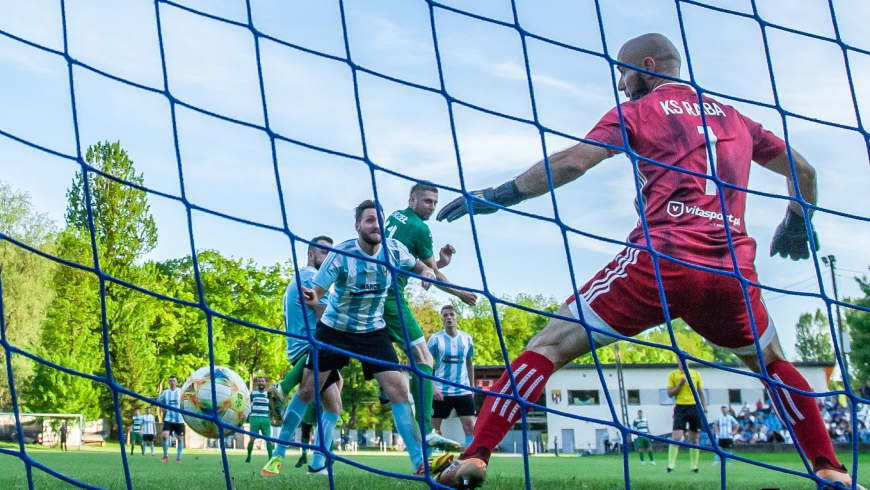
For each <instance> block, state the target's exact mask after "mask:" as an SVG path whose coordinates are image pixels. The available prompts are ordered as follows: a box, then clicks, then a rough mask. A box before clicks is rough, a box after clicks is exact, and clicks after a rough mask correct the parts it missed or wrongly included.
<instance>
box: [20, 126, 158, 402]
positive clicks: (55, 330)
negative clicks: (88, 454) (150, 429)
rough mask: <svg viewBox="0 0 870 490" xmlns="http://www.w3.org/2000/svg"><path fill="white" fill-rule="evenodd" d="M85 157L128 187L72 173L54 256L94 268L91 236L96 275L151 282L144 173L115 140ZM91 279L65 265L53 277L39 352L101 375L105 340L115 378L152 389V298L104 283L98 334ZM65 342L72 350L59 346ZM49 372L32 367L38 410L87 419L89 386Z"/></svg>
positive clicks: (152, 230)
mask: <svg viewBox="0 0 870 490" xmlns="http://www.w3.org/2000/svg"><path fill="white" fill-rule="evenodd" d="M85 158H86V160H87V162H88V164H89V165H90V166H91V167H93V168H95V169H97V170H99V171H101V172H102V173H104V174H108V175H112V176H114V177H116V178H117V179H121V180H123V181H126V182H129V184H126V183H121V182H119V181H117V180H115V179H112V178H109V177H105V176H103V175H100V174H97V173H95V172H92V171H86V172H78V173H76V175H75V176H74V178H73V182H72V185H71V186H70V189H69V191H68V192H67V199H68V203H67V211H66V230H65V231H64V233H63V234H62V238H61V247H60V249H59V255H60V256H61V257H63V258H65V259H68V260H71V261H74V262H78V263H81V264H84V265H89V266H90V265H97V260H95V257H94V256H93V253H92V250H93V249H92V245H91V243H92V242H91V240H93V241H94V242H95V243H96V250H97V257H96V259H98V263H99V268H100V271H101V272H103V273H105V274H108V275H110V276H113V277H115V278H118V279H121V280H124V281H127V282H130V283H132V284H137V285H141V284H144V283H146V282H148V279H149V278H148V276H147V272H148V271H147V270H146V269H144V268H143V267H142V266H140V265H139V264H138V263H137V262H138V261H139V260H140V259H141V258H142V256H144V255H145V254H146V253H148V252H150V251H151V250H153V249H154V247H155V246H156V244H157V227H156V225H155V223H154V219H153V217H152V216H151V214H150V207H149V205H148V196H147V193H146V192H145V191H143V190H141V189H140V188H137V187H136V186H144V178H143V176H142V175H141V174H137V173H136V171H135V168H134V166H133V161H132V160H131V159H130V158H129V156H128V155H127V153H126V152H125V151H124V150H123V149H122V148H121V146H120V144H119V143H117V142H116V143H108V142H101V143H97V144H95V145H93V146H91V147H89V148H88V150H87V152H86V157H85ZM130 184H132V185H130ZM86 187H87V189H88V191H89V192H88V193H86V192H85V190H86ZM88 197H89V199H88ZM92 231H93V235H92ZM96 279H97V280H95V277H94V275H93V274H91V273H89V272H85V271H81V270H77V269H72V268H69V267H65V268H62V270H61V271H59V272H58V273H57V274H56V275H55V280H54V286H55V291H56V293H57V294H58V295H57V296H56V297H55V299H54V300H53V302H52V306H51V310H52V312H51V314H50V315H49V318H48V319H47V321H46V323H45V325H44V329H45V337H46V338H47V339H48V338H50V339H52V342H53V344H47V345H45V346H44V348H43V353H44V357H46V359H49V360H52V361H55V362H57V363H59V364H62V365H65V366H67V367H71V368H75V369H77V370H80V371H82V372H84V373H87V374H94V375H101V376H105V375H106V372H107V369H106V366H107V363H106V359H105V355H104V349H103V342H106V343H107V347H108V349H107V350H108V355H109V359H108V365H110V366H111V368H112V375H113V380H114V381H115V382H117V383H118V384H120V385H121V386H123V387H125V388H127V389H129V390H132V391H136V392H139V393H143V392H147V391H150V389H151V387H152V386H154V384H155V382H156V378H155V369H154V368H155V366H156V359H155V349H154V347H153V345H152V344H151V343H150V342H149V339H148V336H147V334H148V332H149V329H150V325H151V324H152V322H153V320H154V315H155V313H154V310H153V309H152V308H151V307H150V305H152V304H153V303H152V301H151V298H150V297H148V296H147V295H144V294H142V293H139V292H137V291H135V290H133V289H131V288H129V287H127V286H124V285H121V284H117V283H114V282H112V281H108V280H107V281H104V283H103V285H104V290H105V303H104V304H105V327H106V333H107V336H106V338H105V339H104V338H103V311H102V306H101V301H100V294H101V293H100V290H101V283H100V281H99V279H98V278H96ZM65 345H70V346H72V345H75V346H78V347H76V349H72V348H70V349H65V348H64V347H65ZM50 370H53V369H52V368H50V367H48V366H41V369H39V370H38V371H40V372H38V374H37V379H38V381H39V382H38V383H35V385H34V390H35V391H34V395H35V400H36V401H37V404H38V405H39V406H41V407H42V409H44V410H60V409H63V410H64V411H71V410H73V409H74V410H76V411H80V412H85V411H87V412H88V413H89V416H93V411H94V410H95V408H94V407H95V404H93V403H92V402H93V400H92V397H91V391H89V390H79V389H78V386H76V389H75V390H73V389H70V388H71V387H72V386H75V385H77V384H78V383H79V382H80V381H81V380H75V379H72V378H74V377H73V376H71V375H68V374H65V373H56V372H55V373H52V372H50ZM103 393H104V394H103V395H102V396H98V398H99V399H100V403H99V407H100V413H101V414H102V415H103V416H107V417H110V418H114V402H113V399H112V397H111V396H109V395H106V394H105V393H107V392H105V391H104V392H103ZM135 405H138V402H136V401H134V400H133V399H130V398H127V397H124V398H122V399H121V411H122V415H123V416H126V415H128V414H129V413H130V412H132V410H133V407H134V406H135Z"/></svg>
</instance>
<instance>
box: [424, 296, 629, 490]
mask: <svg viewBox="0 0 870 490" xmlns="http://www.w3.org/2000/svg"><path fill="white" fill-rule="evenodd" d="M556 315H558V316H561V317H566V318H572V313H571V310H570V309H569V307H568V305H565V304H563V305H562V306H561V307H560V308H559V310H558V311H557V312H556ZM614 340H615V339H614ZM606 343H609V342H599V343H598V344H597V345H598V346H599V347H601V346H602V345H604V344H606ZM590 350H591V349H590V344H589V337H588V335H587V333H586V329H585V328H583V326H581V325H580V324H579V323H577V322H576V321H570V320H564V319H561V318H552V319H551V320H550V322H549V323H548V324H547V326H546V327H544V329H543V330H541V331H540V332H539V333H538V334H537V335H535V336H534V337H533V338H532V340H531V341H529V344H528V346H527V347H526V350H525V351H524V352H523V353H522V354H520V356H519V357H518V358H517V359H516V360H515V361H514V362H513V363H511V368H510V371H511V372H513V374H514V380H515V382H516V386H517V389H518V391H519V394H520V398H522V399H523V400H524V401H525V402H527V403H535V402H537V401H538V398H540V396H541V393H542V392H543V390H544V387H545V386H546V385H547V379H549V377H550V376H551V375H552V374H553V372H554V371H556V370H559V369H561V368H563V367H564V366H565V365H566V364H568V363H569V362H571V361H572V360H574V359H576V358H577V357H580V356H582V355H584V354H587V353H589V352H590ZM513 391H514V390H513V387H512V384H511V381H510V376H509V373H508V372H505V373H504V374H503V375H502V376H501V378H500V379H499V380H498V382H497V383H496V384H495V385H494V386H493V388H492V390H491V391H490V393H502V394H507V395H510V394H512V393H513ZM520 415H521V407H520V406H519V405H518V404H517V402H516V401H515V400H514V399H511V398H504V397H499V396H492V395H490V396H488V397H487V398H486V401H485V402H484V404H483V407H482V408H481V409H480V414H479V416H478V419H477V423H476V424H475V426H474V439H473V441H472V443H471V445H470V446H469V447H468V448H467V449H466V450H465V452H463V453H462V456H460V457H459V459H458V460H456V461H454V462H453V464H451V465H450V466H449V467H448V468H447V469H445V470H444V471H443V472H441V474H440V475H438V477H437V478H436V479H435V481H437V482H438V483H440V484H442V485H446V486H448V487H451V488H456V489H467V488H478V487H480V486H481V485H483V481H484V479H485V478H486V466H487V464H488V463H489V457H490V455H491V454H492V450H493V449H494V448H495V446H496V445H498V443H499V442H501V440H502V439H503V438H504V436H505V434H507V432H508V430H510V428H511V427H512V426H513V424H514V423H515V422H516V421H517V419H518V418H519V417H520Z"/></svg>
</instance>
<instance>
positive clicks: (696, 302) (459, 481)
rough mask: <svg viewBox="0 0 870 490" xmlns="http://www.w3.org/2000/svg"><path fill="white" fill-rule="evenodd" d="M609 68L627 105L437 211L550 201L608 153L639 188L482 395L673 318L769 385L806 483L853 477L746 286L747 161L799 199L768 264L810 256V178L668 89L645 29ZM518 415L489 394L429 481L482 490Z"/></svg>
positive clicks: (729, 122) (710, 102) (657, 40)
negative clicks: (593, 261)
mask: <svg viewBox="0 0 870 490" xmlns="http://www.w3.org/2000/svg"><path fill="white" fill-rule="evenodd" d="M617 61H618V64H617V69H618V70H619V73H620V79H619V82H618V84H617V87H618V89H619V90H620V91H622V92H623V93H624V94H625V95H626V96H627V97H628V99H630V100H628V101H626V102H624V103H622V104H620V105H619V106H618V107H614V108H613V109H611V110H610V111H609V112H608V113H607V114H605V115H604V116H603V117H602V118H601V119H600V120H599V121H598V123H597V124H596V125H595V127H593V128H592V130H591V131H590V132H589V133H588V134H587V135H586V138H585V139H584V140H583V141H582V142H579V143H577V144H575V145H573V146H572V147H570V148H567V149H565V150H562V151H560V152H557V153H555V154H553V155H551V156H548V157H547V158H545V159H544V160H542V161H540V162H538V163H536V164H535V165H533V166H532V167H530V168H529V169H528V170H526V171H525V172H523V173H522V174H521V175H519V176H518V177H516V178H515V179H512V180H510V181H508V182H505V183H504V184H502V185H500V186H498V187H496V188H492V187H490V188H487V189H481V190H477V191H472V192H470V193H469V194H470V196H463V197H460V198H459V199H456V200H454V201H453V202H450V203H448V204H447V205H446V206H444V208H443V209H442V210H441V212H440V213H438V220H444V219H446V220H448V221H454V220H456V219H459V218H461V217H462V216H465V215H466V214H468V213H469V208H471V210H472V213H473V214H474V215H482V214H488V213H494V212H496V211H498V210H499V209H502V208H506V207H510V206H513V205H516V204H519V203H520V202H522V201H524V200H526V199H530V198H533V197H537V196H541V195H544V194H549V195H552V194H551V193H552V192H554V191H553V189H554V188H555V187H560V186H562V185H565V184H567V183H569V182H572V181H574V180H576V179H577V178H579V177H580V176H582V175H583V174H585V173H586V172H587V171H589V170H591V169H592V168H593V167H595V166H596V165H598V164H599V163H601V162H603V161H604V160H606V159H608V158H610V157H612V156H613V155H615V154H617V153H620V152H627V153H630V155H631V159H630V160H631V164H632V166H633V168H634V170H635V171H636V175H637V177H638V181H639V183H640V184H641V186H640V189H639V191H640V192H639V194H640V196H639V197H640V199H639V200H638V202H636V203H635V205H636V206H637V211H638V214H639V218H640V219H639V222H638V225H637V226H636V227H635V229H634V230H633V231H632V232H631V233H630V234H629V236H628V240H627V241H628V246H627V247H626V248H625V249H624V250H623V251H622V252H621V253H620V254H619V255H617V257H616V258H615V259H614V260H613V261H612V262H611V263H610V264H608V265H607V266H605V267H604V268H603V269H602V270H601V271H600V272H599V273H598V274H596V275H595V276H594V277H593V278H592V279H591V280H590V281H588V282H587V283H586V284H585V285H584V286H582V287H581V288H580V290H579V291H576V292H574V294H572V295H571V296H570V297H569V299H568V300H567V301H566V302H565V304H563V305H562V307H561V308H560V309H559V310H558V311H557V312H556V314H555V316H553V318H552V319H551V320H550V322H549V323H548V324H547V326H546V327H544V329H543V330H542V331H541V332H540V333H538V334H537V335H535V337H534V338H532V340H531V341H530V342H529V344H528V346H527V349H526V351H525V352H523V353H522V354H521V355H520V356H519V357H518V358H517V359H516V360H515V361H514V362H513V363H512V364H511V367H510V372H512V373H513V375H514V378H515V380H516V385H514V383H512V382H511V381H510V373H509V372H506V373H505V375H504V376H502V378H501V379H500V380H499V381H498V382H497V383H496V384H495V386H494V387H493V391H491V392H490V393H493V394H503V395H506V396H507V395H510V396H521V397H522V399H524V400H526V401H529V402H531V403H536V402H537V400H538V398H539V397H540V395H541V393H542V391H543V389H544V386H545V385H546V382H547V380H548V379H549V377H550V376H551V375H552V373H553V372H554V371H555V370H558V369H561V368H562V367H563V366H565V365H566V364H567V363H569V362H570V361H572V360H573V359H575V358H577V357H579V356H582V355H584V354H586V353H588V352H590V351H591V349H592V346H593V345H594V346H595V347H596V348H599V347H603V346H606V345H608V344H611V343H613V342H615V341H616V340H617V337H615V336H614V335H613V334H614V333H616V334H620V335H624V336H635V335H638V334H640V333H641V332H643V331H645V330H647V329H649V328H652V327H654V326H656V325H661V324H662V323H664V322H665V318H682V319H683V320H685V321H686V323H688V324H689V325H691V327H692V329H694V330H695V331H696V332H698V333H699V334H701V335H702V336H703V337H704V338H705V339H706V340H707V341H708V342H710V343H711V344H714V345H718V346H720V347H724V348H727V349H729V350H731V351H732V352H734V354H735V355H737V356H738V357H739V358H740V359H741V360H742V361H743V362H744V363H745V364H746V365H747V367H749V368H750V369H751V370H752V371H754V372H756V373H760V372H762V371H764V372H765V373H766V374H767V375H768V376H769V377H770V379H773V380H776V382H777V383H776V385H773V384H769V383H766V385H767V388H768V390H769V391H771V392H772V393H774V396H771V399H773V400H778V401H781V402H782V403H776V404H775V406H776V407H777V409H780V408H781V409H782V413H780V414H779V415H780V416H781V418H782V419H783V420H785V421H786V423H788V424H789V425H791V427H792V429H793V430H794V434H795V438H796V439H797V441H796V442H797V445H798V446H799V447H800V449H801V450H802V451H803V452H804V454H805V455H806V456H807V459H808V460H809V462H810V463H811V464H812V467H813V472H814V475H812V476H813V477H815V478H816V479H817V481H818V482H819V483H821V482H822V481H825V482H837V483H842V484H843V485H845V486H846V487H851V486H852V477H851V476H849V475H848V474H847V473H846V467H845V466H843V465H842V464H841V463H840V461H839V460H838V459H837V455H836V454H835V453H834V447H833V444H832V443H831V438H830V437H829V436H828V434H827V430H826V427H825V423H824V420H822V416H821V413H820V411H819V407H818V405H817V404H816V399H815V398H814V397H813V396H811V395H807V394H806V393H807V392H811V391H812V388H811V387H810V385H809V383H807V381H806V379H805V378H804V377H803V376H802V375H801V374H800V373H799V372H798V370H797V369H795V367H794V366H793V365H792V364H791V363H790V362H789V361H788V360H787V359H786V357H785V354H784V353H783V351H782V346H781V345H780V343H779V339H778V337H777V335H776V328H775V326H774V324H773V322H772V321H771V319H770V317H769V315H768V312H767V308H766V307H765V306H764V303H763V301H762V300H761V289H760V288H759V287H757V286H755V284H757V283H758V276H757V273H756V270H755V264H754V261H755V252H756V242H755V240H753V239H752V238H751V237H750V236H749V235H748V233H747V231H746V222H745V219H744V218H745V217H744V214H745V211H746V196H747V191H746V189H747V186H748V182H749V171H750V168H752V162H753V161H754V162H757V163H758V164H759V165H760V166H761V167H763V168H765V169H767V170H770V171H772V172H774V173H776V174H779V175H780V176H782V177H784V180H785V184H786V188H787V192H788V193H789V196H797V195H800V196H801V198H800V199H797V198H791V199H788V204H787V209H786V216H785V219H784V220H783V221H782V223H780V225H779V226H778V227H777V229H776V230H775V231H774V233H773V240H772V241H771V245H770V254H771V256H773V255H776V254H779V255H780V256H782V257H790V258H791V259H793V260H799V259H806V258H809V257H810V246H813V247H815V248H816V249H818V240H817V237H816V236H815V232H814V230H813V226H812V223H811V221H810V218H811V217H812V211H813V209H814V207H815V205H816V202H817V196H816V172H815V169H813V167H812V166H811V165H810V164H809V163H808V162H807V161H806V160H805V159H804V158H803V157H802V156H801V155H800V154H798V153H797V151H795V150H794V149H791V148H788V147H787V145H786V143H785V141H783V140H782V138H779V137H777V136H776V135H774V134H773V133H771V132H770V131H767V130H765V129H764V128H763V127H762V126H761V125H760V124H758V123H757V122H755V121H753V120H751V119H749V118H748V117H746V116H744V115H742V114H740V113H739V112H738V111H737V110H736V109H735V108H733V107H731V106H728V105H727V104H724V103H721V102H719V101H717V100H715V99H713V98H711V97H709V96H708V95H706V94H704V93H700V92H699V91H697V90H696V89H695V88H694V87H693V86H690V85H687V84H683V83H679V82H678V81H677V80H678V79H679V77H680V65H681V57H680V52H679V51H678V50H677V48H676V47H675V46H674V44H673V43H672V42H671V41H670V40H669V39H668V38H666V37H665V36H663V35H661V34H656V33H649V34H644V35H642V36H638V37H636V38H634V39H631V40H629V41H628V42H626V43H625V44H624V45H623V46H622V48H621V49H620V50H619V54H618V55H617ZM686 264H689V265H686ZM660 293H661V294H660ZM663 295H664V296H666V303H665V304H663V299H664V296H663ZM665 312H668V313H667V315H666V314H665ZM593 328H594V330H593ZM590 338H591V339H593V340H594V344H593V343H592V342H591V341H590ZM759 350H760V352H761V354H762V357H761V358H759V357H758V355H757V353H758V351H759ZM762 363H763V364H764V366H765V369H764V370H763V369H762ZM762 381H766V380H765V379H762ZM689 382H691V380H690V381H689ZM514 386H515V387H516V389H517V390H518V393H517V394H516V395H514V394H513V387H514ZM521 409H523V407H522V406H521V405H520V404H518V403H517V401H516V400H514V399H512V398H511V397H504V396H489V397H487V400H486V402H485V403H484V405H483V407H482V408H481V410H480V416H479V419H478V423H477V425H476V426H475V431H474V432H475V433H474V442H473V443H472V445H471V447H469V448H468V449H466V450H465V452H464V453H463V454H462V456H460V457H459V458H458V460H457V461H456V462H455V463H454V464H453V465H451V467H450V468H447V469H446V470H444V472H442V473H441V474H440V475H439V478H438V481H439V483H442V484H445V485H447V486H450V487H453V488H467V487H478V486H480V485H481V484H482V483H483V481H484V479H485V478H486V464H487V461H489V457H490V453H491V451H492V449H494V448H495V446H496V445H497V444H498V443H499V442H500V441H501V439H502V438H503V437H504V435H505V434H506V433H507V431H508V430H510V427H511V426H513V424H514V422H515V421H516V420H517V419H518V418H519V417H520V415H521V412H520V410H521Z"/></svg>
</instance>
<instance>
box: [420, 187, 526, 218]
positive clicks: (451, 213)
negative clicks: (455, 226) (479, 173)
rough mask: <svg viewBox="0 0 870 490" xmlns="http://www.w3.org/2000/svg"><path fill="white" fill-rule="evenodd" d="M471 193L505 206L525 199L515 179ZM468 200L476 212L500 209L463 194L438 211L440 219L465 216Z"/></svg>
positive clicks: (492, 211) (489, 212)
mask: <svg viewBox="0 0 870 490" xmlns="http://www.w3.org/2000/svg"><path fill="white" fill-rule="evenodd" d="M471 194H472V195H473V196H475V197H477V198H480V199H483V200H484V201H489V202H491V203H495V204H499V205H501V206H504V207H510V206H513V205H514V204H517V203H520V202H522V200H523V196H522V194H520V190H519V189H517V183H516V181H513V180H511V181H509V182H505V183H504V184H502V185H500V186H498V187H496V188H495V189H493V188H492V187H487V188H486V189H481V190H479V191H471ZM468 201H471V205H472V206H473V208H472V211H473V212H474V214H492V213H494V212H496V211H498V208H497V207H494V206H491V205H489V204H487V203H485V202H480V201H478V200H471V199H468V200H466V198H465V197H464V196H463V197H458V198H456V199H454V200H452V201H450V202H449V203H447V205H446V206H444V208H442V209H441V211H440V212H439V213H438V217H437V219H438V221H444V220H445V219H446V220H447V221H448V222H453V221H456V220H458V219H459V218H461V217H463V216H465V215H466V214H468Z"/></svg>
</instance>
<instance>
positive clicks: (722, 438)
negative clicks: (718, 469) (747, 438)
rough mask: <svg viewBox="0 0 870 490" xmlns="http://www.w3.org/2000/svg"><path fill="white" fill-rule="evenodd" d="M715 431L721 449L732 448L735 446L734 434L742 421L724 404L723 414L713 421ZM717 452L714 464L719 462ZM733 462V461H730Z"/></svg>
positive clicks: (729, 462)
mask: <svg viewBox="0 0 870 490" xmlns="http://www.w3.org/2000/svg"><path fill="white" fill-rule="evenodd" d="M712 428H713V433H714V434H715V435H716V441H717V443H718V444H719V448H720V449H731V448H733V447H734V438H733V436H732V434H734V432H736V431H737V430H740V422H737V419H735V418H734V416H733V415H731V412H730V411H729V410H728V407H726V406H725V405H722V414H721V415H719V418H717V419H716V422H713V427H712ZM715 454H716V459H715V460H714V461H713V466H716V465H717V464H719V453H715ZM728 464H731V461H728Z"/></svg>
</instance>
